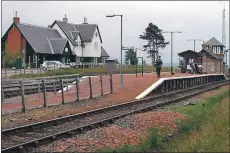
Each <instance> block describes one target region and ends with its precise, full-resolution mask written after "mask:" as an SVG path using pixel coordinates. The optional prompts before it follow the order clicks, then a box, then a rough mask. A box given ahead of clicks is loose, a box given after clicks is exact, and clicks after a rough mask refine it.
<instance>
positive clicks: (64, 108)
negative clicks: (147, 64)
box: [2, 73, 188, 129]
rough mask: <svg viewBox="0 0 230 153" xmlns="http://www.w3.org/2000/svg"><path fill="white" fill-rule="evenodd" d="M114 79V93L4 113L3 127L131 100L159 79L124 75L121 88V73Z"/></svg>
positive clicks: (145, 75) (148, 75)
mask: <svg viewBox="0 0 230 153" xmlns="http://www.w3.org/2000/svg"><path fill="white" fill-rule="evenodd" d="M184 75H188V74H176V75H174V77H175V76H184ZM170 76H171V75H170V74H169V73H163V74H162V76H161V77H170ZM113 79H114V80H113V87H114V94H111V95H106V96H104V97H98V98H93V99H89V100H83V101H80V102H76V103H71V104H70V103H69V104H65V105H59V106H51V107H47V108H40V109H34V110H28V111H27V112H26V113H14V114H8V115H4V116H2V128H3V129H6V128H10V127H16V126H20V125H25V124H30V123H35V122H39V121H44V120H48V119H53V118H57V117H61V116H66V115H71V114H76V113H81V112H85V111H90V110H93V109H97V108H102V107H106V106H111V105H115V104H121V103H124V102H127V101H131V100H134V99H135V97H136V96H137V95H139V94H140V93H141V92H142V91H144V90H145V89H146V88H148V87H149V86H150V85H152V84H153V83H154V82H156V81H157V80H158V78H157V77H156V74H155V73H152V74H151V73H150V74H144V77H141V76H138V77H137V78H136V76H135V75H124V87H123V89H122V90H121V89H119V75H114V77H113ZM137 87H138V88H137Z"/></svg>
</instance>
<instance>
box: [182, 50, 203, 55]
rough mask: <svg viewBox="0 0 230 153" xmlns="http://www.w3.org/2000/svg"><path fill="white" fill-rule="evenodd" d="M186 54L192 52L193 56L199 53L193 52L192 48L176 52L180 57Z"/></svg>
mask: <svg viewBox="0 0 230 153" xmlns="http://www.w3.org/2000/svg"><path fill="white" fill-rule="evenodd" d="M186 54H193V55H195V56H199V53H197V52H195V51H193V50H186V51H183V52H180V53H178V55H179V56H181V57H183V56H184V55H186Z"/></svg>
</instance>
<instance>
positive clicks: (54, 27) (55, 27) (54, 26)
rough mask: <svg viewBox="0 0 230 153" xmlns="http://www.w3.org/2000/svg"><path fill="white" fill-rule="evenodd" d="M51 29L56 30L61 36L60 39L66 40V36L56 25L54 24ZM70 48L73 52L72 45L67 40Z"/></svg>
mask: <svg viewBox="0 0 230 153" xmlns="http://www.w3.org/2000/svg"><path fill="white" fill-rule="evenodd" d="M52 29H56V30H57V31H58V33H59V34H60V35H61V36H62V38H67V36H66V35H65V34H64V32H63V31H62V30H61V28H60V27H59V25H58V24H57V23H55V24H54V25H53V27H52ZM67 40H68V42H69V45H70V48H71V49H72V50H73V44H72V43H71V42H70V41H69V39H68V38H67Z"/></svg>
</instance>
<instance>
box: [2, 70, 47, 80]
mask: <svg viewBox="0 0 230 153" xmlns="http://www.w3.org/2000/svg"><path fill="white" fill-rule="evenodd" d="M41 72H43V70H42V69H25V70H24V69H2V70H1V74H2V78H3V79H7V78H8V77H9V76H11V75H16V74H19V75H23V74H36V73H41Z"/></svg>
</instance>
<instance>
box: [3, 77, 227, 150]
mask: <svg viewBox="0 0 230 153" xmlns="http://www.w3.org/2000/svg"><path fill="white" fill-rule="evenodd" d="M227 83H229V82H227V81H220V82H215V83H212V84H211V87H209V86H210V84H205V85H201V86H198V87H193V88H188V89H187V90H183V91H177V92H174V93H171V94H175V93H179V94H180V92H182V93H183V92H187V91H191V90H197V89H200V88H201V89H200V91H199V90H198V91H196V92H193V93H191V94H188V95H186V96H181V97H179V98H174V99H171V100H164V101H163V102H161V103H155V104H152V105H150V106H146V107H143V108H140V109H137V110H133V111H129V112H125V113H123V114H119V115H117V116H113V117H110V118H106V119H103V120H99V121H96V122H93V123H90V124H86V125H83V126H79V127H77V128H74V129H70V130H66V131H62V132H59V133H55V134H52V135H48V136H45V137H42V138H38V139H35V140H32V141H29V142H26V143H21V144H18V145H15V146H11V147H9V148H4V149H2V152H14V151H16V152H20V150H23V147H24V148H27V147H31V146H32V147H37V146H39V144H42V143H47V142H50V141H54V140H56V139H57V138H62V137H66V136H71V135H73V134H78V133H82V132H83V130H90V129H92V128H95V127H98V126H102V125H104V124H108V123H112V122H113V121H114V120H116V119H118V118H120V117H123V116H126V115H129V114H133V113H139V112H144V111H148V110H152V109H155V108H157V107H160V106H164V105H169V104H171V103H174V102H177V101H180V100H182V99H185V98H188V97H191V96H194V95H196V94H199V93H201V92H204V91H207V90H211V89H213V88H217V87H219V86H222V85H225V84H227ZM212 86H213V87H212ZM203 87H208V88H207V89H203ZM165 95H166V94H164V95H160V96H161V97H163V96H165ZM167 95H169V94H167ZM160 96H158V97H157V96H156V97H155V99H159V97H160ZM153 99H154V97H153V98H148V99H143V100H137V101H133V102H132V103H136V104H137V103H138V102H146V101H151V100H153ZM130 104H131V103H130V102H128V103H125V104H119V105H116V106H110V107H106V108H102V109H97V110H93V111H89V112H86V113H81V114H77V115H83V114H85V115H86V116H87V115H89V114H88V113H93V112H94V114H95V113H96V112H98V111H100V112H101V111H105V110H108V109H111V108H117V107H120V106H122V105H130ZM77 115H76V116H77ZM72 116H74V115H71V117H72ZM83 116H84V115H83ZM68 117H70V116H68ZM78 117H79V116H78ZM63 118H65V117H62V118H59V119H63ZM49 121H51V120H49ZM52 121H54V120H52ZM57 122H58V121H57ZM40 123H45V122H40ZM32 125H34V124H31V125H30V126H32ZM27 126H28V125H27ZM23 127H24V126H23ZM21 128H22V127H21ZM33 129H34V128H33ZM10 130H16V128H14V129H7V130H4V131H5V132H7V131H8V132H9V131H10ZM4 131H2V132H3V133H2V134H4ZM17 131H18V130H17Z"/></svg>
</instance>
